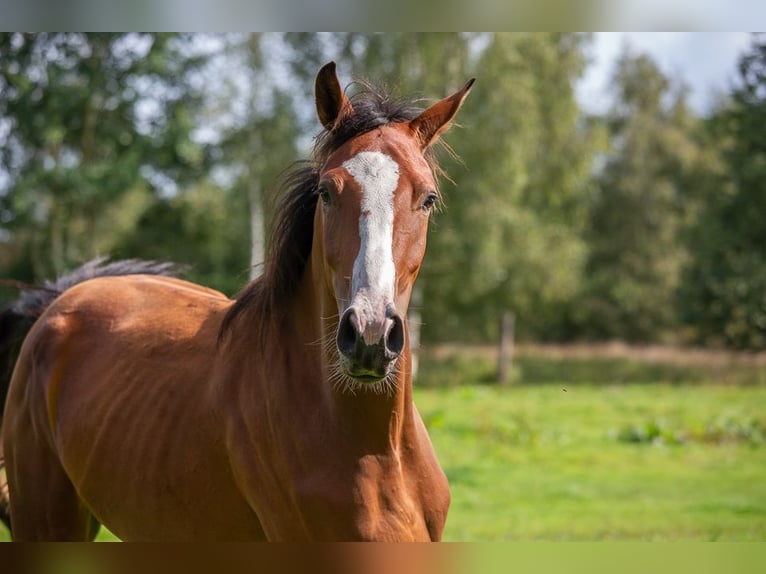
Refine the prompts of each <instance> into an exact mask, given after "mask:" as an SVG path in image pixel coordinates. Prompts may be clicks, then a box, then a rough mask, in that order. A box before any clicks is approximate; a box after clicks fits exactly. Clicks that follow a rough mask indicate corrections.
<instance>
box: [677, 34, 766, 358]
mask: <svg viewBox="0 0 766 574" xmlns="http://www.w3.org/2000/svg"><path fill="white" fill-rule="evenodd" d="M740 82H741V84H740V86H739V87H738V88H737V89H736V90H735V91H734V94H733V99H732V102H731V104H730V105H729V106H728V107H725V108H723V109H721V110H720V111H719V112H718V114H717V115H716V116H715V117H714V118H713V119H712V121H711V125H710V129H711V136H710V137H711V139H715V140H717V141H720V142H723V145H724V154H723V158H724V164H725V165H724V168H723V169H722V172H721V173H719V174H718V177H717V178H716V179H715V180H714V181H715V183H716V184H717V185H716V186H715V187H711V188H710V190H709V192H708V194H707V196H706V202H705V205H704V208H703V209H702V210H701V213H700V216H699V219H698V221H697V222H696V225H695V226H694V227H693V229H692V238H693V244H694V248H695V258H694V260H693V261H691V262H690V264H689V266H688V268H687V272H686V277H685V284H684V286H683V289H682V292H681V307H682V309H683V311H684V314H685V319H686V321H687V323H688V324H690V325H691V326H692V327H693V328H694V330H695V334H696V337H697V340H698V341H699V342H702V343H708V344H718V345H721V344H723V345H726V346H731V347H735V348H742V349H763V348H764V347H765V346H766V225H764V217H763V216H764V213H766V135H764V134H766V41H764V39H763V37H760V38H756V39H755V40H754V43H753V47H752V50H751V52H749V53H748V54H746V55H745V56H744V57H743V58H742V60H741V62H740Z"/></svg>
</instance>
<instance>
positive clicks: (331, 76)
mask: <svg viewBox="0 0 766 574" xmlns="http://www.w3.org/2000/svg"><path fill="white" fill-rule="evenodd" d="M314 96H315V98H316V106H317V116H319V121H320V123H321V124H322V125H323V126H324V127H325V129H327V130H332V129H333V128H334V127H335V126H336V125H337V124H338V123H339V122H340V120H341V119H342V118H343V117H344V116H347V115H349V114H351V112H352V111H353V108H352V107H351V102H350V101H349V100H348V98H347V97H346V94H344V93H343V90H342V89H341V87H340V82H339V81H338V75H337V74H336V73H335V62H329V63H327V64H325V65H324V66H322V69H321V70H319V73H318V74H317V79H316V83H315V84H314Z"/></svg>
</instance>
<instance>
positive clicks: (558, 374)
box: [0, 350, 766, 541]
mask: <svg viewBox="0 0 766 574" xmlns="http://www.w3.org/2000/svg"><path fill="white" fill-rule="evenodd" d="M618 355H619V353H618ZM706 357H707V358H706V359H705V360H699V359H695V360H691V359H690V360H689V361H688V362H687V361H685V360H676V359H678V356H677V357H676V359H674V360H661V359H657V357H655V358H654V359H651V360H648V359H646V358H639V359H635V358H631V357H625V356H605V355H604V353H600V354H599V356H598V357H593V356H587V354H586V355H578V354H576V353H575V354H571V353H569V354H567V353H564V354H563V355H556V354H552V353H538V352H536V351H534V350H530V351H528V352H527V353H522V354H521V355H520V356H519V357H518V360H517V361H516V367H515V371H514V379H515V383H514V384H511V385H508V386H507V387H502V388H500V387H497V386H495V385H492V384H490V382H491V381H492V378H493V373H494V363H493V360H494V359H493V357H492V354H491V352H490V353H481V352H477V353H472V354H465V353H463V354H455V353H447V354H446V355H445V354H444V353H442V352H441V351H440V352H436V351H434V352H431V353H428V354H426V355H425V356H424V357H423V367H422V369H423V370H422V375H421V377H420V379H419V383H418V385H417V386H416V399H415V400H416V403H417V405H418V408H419V409H420V412H421V414H422V415H423V418H424V420H425V421H426V424H427V425H428V428H429V431H430V433H431V438H432V440H433V442H434V445H435V448H436V451H437V453H438V455H439V459H440V461H441V463H442V466H443V467H444V469H445V471H446V472H447V475H448V476H449V479H450V484H451V488H452V506H451V510H450V514H449V519H448V522H447V529H446V532H445V538H446V539H447V540H461V541H496V540H605V539H606V540H695V541H702V540H730V541H745V540H759V541H764V540H766V382H765V381H764V376H765V375H764V373H766V369H764V366H763V365H761V363H760V362H759V361H755V362H754V361H753V360H750V359H746V360H728V359H726V360H721V361H715V360H714V361H711V359H710V357H709V356H706ZM686 358H687V359H688V357H686ZM458 383H460V384H458ZM7 539H8V534H7V532H6V531H4V530H0V540H7ZM99 539H101V540H108V539H111V535H110V534H109V533H108V532H105V531H103V530H102V533H101V534H100V536H99Z"/></svg>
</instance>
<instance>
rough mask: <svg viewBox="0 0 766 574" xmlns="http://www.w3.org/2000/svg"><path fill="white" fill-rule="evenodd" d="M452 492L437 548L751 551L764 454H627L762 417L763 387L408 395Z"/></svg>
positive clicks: (697, 450) (762, 530)
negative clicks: (650, 431)
mask: <svg viewBox="0 0 766 574" xmlns="http://www.w3.org/2000/svg"><path fill="white" fill-rule="evenodd" d="M416 402H417V404H418V406H419V408H420V411H421V413H422V414H423V416H424V419H425V420H426V422H427V424H428V426H429V431H430V434H431V439H432V441H433V443H434V446H435V447H436V450H437V452H438V454H439V458H440V461H441V463H442V466H443V467H444V468H445V471H446V472H447V475H448V477H449V478H450V484H451V488H452V495H453V503H452V508H451V511H450V515H449V520H448V525H447V530H446V532H445V537H446V538H447V539H448V540H601V539H623V540H719V539H720V540H764V539H766V445H763V444H762V443H761V442H760V441H759V440H757V439H756V440H750V438H748V437H746V436H744V437H743V436H740V435H738V434H736V433H734V434H733V435H732V436H730V437H726V436H721V435H719V436H718V439H720V440H716V441H712V440H711V441H700V440H696V439H691V440H688V441H686V442H681V441H679V442H678V443H668V442H666V441H664V440H662V439H658V440H655V441H649V442H627V441H625V440H623V439H622V438H621V437H620V430H621V429H622V428H624V427H625V425H630V424H634V425H642V424H645V422H646V421H648V420H652V421H654V420H662V421H665V424H666V425H668V427H669V428H673V429H676V432H677V433H678V435H679V436H682V435H686V434H687V433H688V435H689V436H691V435H692V432H693V431H694V429H698V428H701V427H705V425H707V424H709V421H715V420H718V419H720V418H721V417H722V416H725V417H728V419H729V420H745V421H753V420H759V417H760V424H761V425H763V423H764V419H763V417H764V416H766V388H763V387H747V388H732V387H721V386H715V385H694V386H690V385H675V386H670V385H623V386H609V387H603V386H598V387H597V386H587V385H580V386H577V387H574V388H568V389H566V390H565V389H564V388H562V387H561V386H560V385H541V386H534V387H529V386H527V387H509V388H502V389H501V388H497V387H490V386H466V387H455V388H448V389H433V388H432V389H420V390H418V391H417V395H416Z"/></svg>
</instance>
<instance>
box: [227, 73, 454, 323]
mask: <svg viewBox="0 0 766 574" xmlns="http://www.w3.org/2000/svg"><path fill="white" fill-rule="evenodd" d="M357 85H359V86H360V87H361V90H360V91H359V92H357V93H356V94H354V95H352V96H351V97H350V98H349V99H350V101H351V105H352V107H353V113H352V114H351V115H348V116H346V117H344V118H343V119H342V120H341V122H340V123H339V124H338V125H336V126H335V127H334V129H332V130H323V131H322V132H321V133H320V134H319V135H318V136H317V137H316V138H315V140H314V149H313V152H312V159H311V160H307V161H300V162H296V163H295V164H294V165H293V166H292V167H291V168H290V169H289V170H288V171H287V172H286V175H285V176H284V178H283V180H282V182H281V185H280V189H279V193H280V195H281V200H280V203H279V206H278V208H277V211H276V214H275V219H274V225H273V226H272V231H271V236H270V239H269V248H268V254H267V257H266V261H265V262H264V270H263V274H262V275H261V276H260V277H259V278H258V279H256V280H255V281H253V282H251V283H250V284H248V285H247V286H246V287H245V288H244V289H243V290H242V291H241V292H240V294H239V295H238V296H237V298H236V301H235V303H234V305H233V306H232V307H231V309H229V311H228V313H227V314H226V316H225V317H224V320H223V323H222V325H221V332H220V335H221V338H223V337H224V336H225V335H226V333H227V332H228V330H229V329H230V328H231V327H232V325H233V323H234V322H235V321H236V320H237V318H238V317H239V316H240V315H242V314H244V313H246V312H248V310H250V309H255V310H256V313H257V316H259V317H263V318H274V317H275V316H276V311H277V309H279V308H280V306H282V305H283V304H284V303H285V302H286V301H289V300H290V299H291V298H292V297H293V296H294V294H295V292H296V290H297V288H298V285H299V284H300V281H301V278H302V277H303V272H304V270H305V267H306V262H307V261H308V258H309V256H310V254H311V247H312V245H311V243H312V238H313V235H314V212H315V210H316V204H317V200H318V194H317V185H318V183H319V172H320V169H321V168H322V165H323V164H324V163H325V162H326V161H327V159H328V158H329V157H330V155H332V153H333V152H335V151H336V150H337V149H339V148H340V147H341V146H342V145H343V144H345V143H346V142H347V141H349V140H351V139H353V138H354V137H356V136H358V135H361V134H364V133H366V132H369V131H371V130H374V129H375V128H377V127H380V126H384V125H387V124H391V123H403V122H407V121H409V120H411V119H413V118H415V117H417V116H418V114H420V112H421V111H422V108H420V107H418V105H417V103H418V101H417V100H409V99H401V98H391V97H390V96H389V95H388V93H387V92H386V91H385V90H382V89H379V88H375V87H373V86H372V85H370V84H368V83H365V82H357ZM426 160H427V161H428V163H429V165H430V166H431V169H432V170H433V171H434V172H435V173H441V170H440V169H439V167H438V164H437V163H436V160H435V158H434V155H433V154H432V153H431V152H430V150H429V151H428V152H427V153H426ZM262 326H263V325H262Z"/></svg>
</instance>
